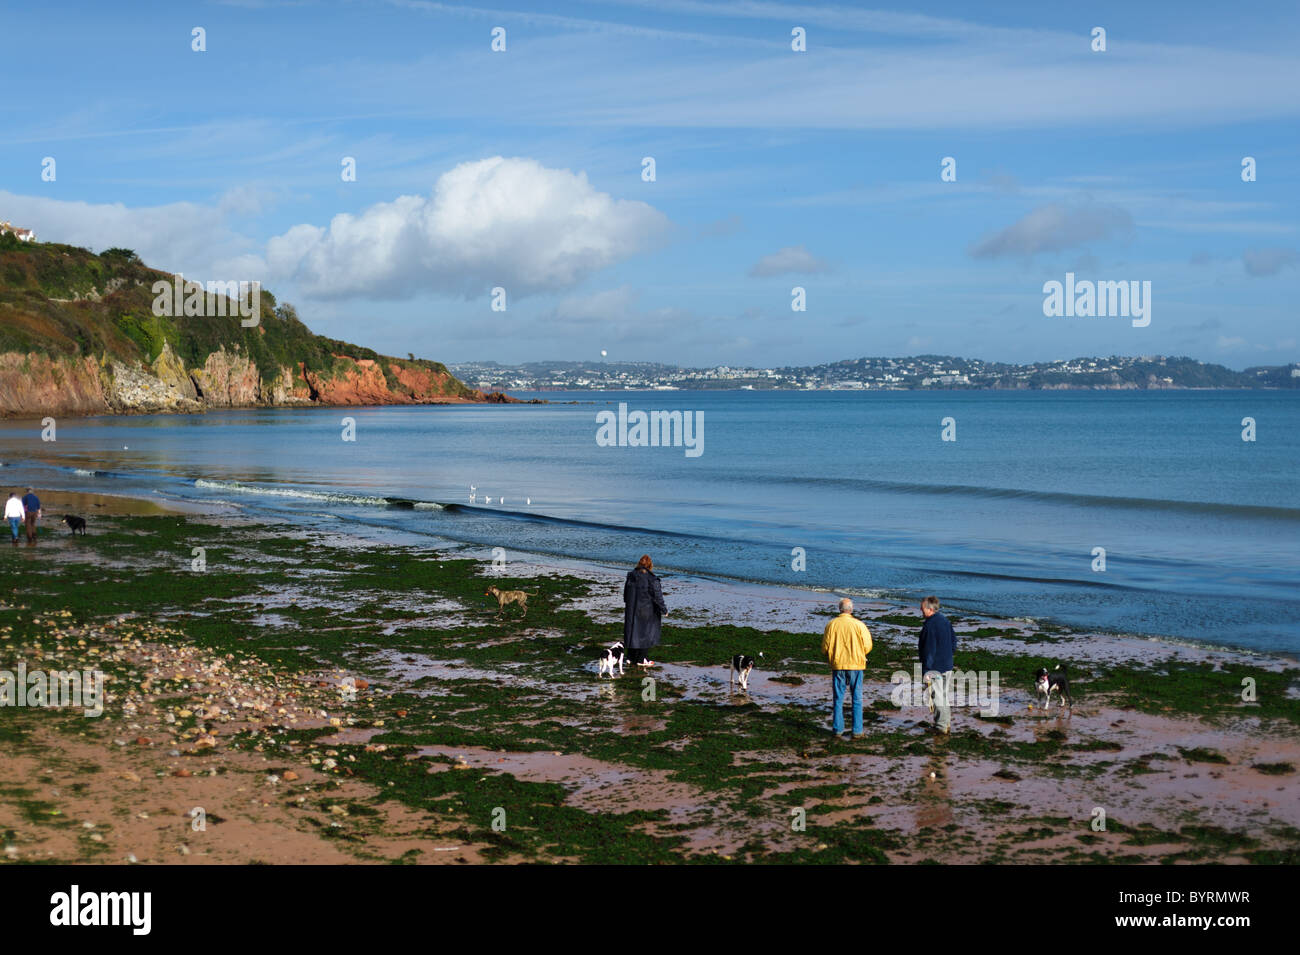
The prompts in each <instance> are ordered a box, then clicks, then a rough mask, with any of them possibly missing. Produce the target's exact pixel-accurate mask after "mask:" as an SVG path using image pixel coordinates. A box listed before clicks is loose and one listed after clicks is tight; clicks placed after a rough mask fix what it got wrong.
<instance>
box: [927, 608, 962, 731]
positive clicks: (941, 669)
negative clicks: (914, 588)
mask: <svg viewBox="0 0 1300 955" xmlns="http://www.w3.org/2000/svg"><path fill="white" fill-rule="evenodd" d="M921 616H922V617H924V618H925V623H923V624H922V625H921V639H920V640H919V641H918V646H917V649H918V650H919V651H920V656H921V672H922V673H923V674H924V676H925V685H926V692H927V694H928V695H929V698H930V700H931V701H932V702H931V704H930V706H931V709H933V710H935V711H936V714H935V726H937V727H938V728H939V732H941V733H947V732H950V731H951V730H952V671H953V662H952V655H953V651H955V650H956V649H957V637H956V635H955V634H954V633H953V632H952V624H950V623H949V622H948V618H947V617H945V616H944V615H943V614H941V613H939V598H938V597H926V598H925V599H924V600H922V601H921Z"/></svg>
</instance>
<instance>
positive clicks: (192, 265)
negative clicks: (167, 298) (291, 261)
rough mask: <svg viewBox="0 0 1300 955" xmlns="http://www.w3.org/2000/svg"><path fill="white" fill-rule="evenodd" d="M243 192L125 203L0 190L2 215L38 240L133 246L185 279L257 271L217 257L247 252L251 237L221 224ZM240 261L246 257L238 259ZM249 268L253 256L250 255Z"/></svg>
mask: <svg viewBox="0 0 1300 955" xmlns="http://www.w3.org/2000/svg"><path fill="white" fill-rule="evenodd" d="M249 201H250V200H249V197H248V194H247V193H245V191H243V190H232V192H230V193H227V194H226V195H225V196H222V197H221V198H219V199H218V200H217V203H216V204H215V205H203V204H200V203H194V202H172V203H168V204H167V205H162V206H141V207H137V208H130V207H128V206H126V205H123V204H122V203H120V202H114V203H91V202H81V201H69V200H65V199H51V198H47V197H44V196H19V195H14V194H12V193H8V192H0V209H3V210H4V218H7V219H10V220H12V221H13V222H14V223H15V224H17V225H22V226H23V227H25V228H29V229H33V230H35V232H36V237H37V238H38V239H39V240H40V241H42V242H62V243H64V244H66V245H77V246H82V247H84V248H88V249H90V250H92V251H95V252H102V251H103V250H104V249H107V248H111V247H113V246H117V247H119V248H126V249H133V250H134V251H135V252H136V254H138V255H139V256H140V258H141V259H143V260H144V262H145V264H147V265H151V266H153V267H154V268H157V269H162V270H164V271H175V272H184V273H185V274H186V275H189V276H190V277H191V278H195V279H201V278H222V279H243V278H246V279H247V280H249V281H251V280H254V279H259V278H260V277H261V273H260V271H255V272H240V273H238V274H230V275H226V274H225V273H221V272H219V271H218V269H219V268H221V266H220V265H219V264H218V263H219V262H222V261H224V262H232V261H236V260H240V258H241V256H247V255H248V253H249V250H250V249H251V247H252V242H251V241H250V240H249V239H247V238H246V237H244V236H241V235H239V234H237V233H236V232H234V231H233V230H232V229H230V227H229V226H228V225H227V222H226V220H227V217H228V215H230V214H232V213H234V212H237V211H242V210H244V209H246V208H247V205H248V202H249ZM243 261H244V263H245V265H248V264H250V260H248V259H246V258H245V259H243ZM251 264H252V265H253V267H254V268H256V267H257V266H258V263H257V261H256V259H253V260H251Z"/></svg>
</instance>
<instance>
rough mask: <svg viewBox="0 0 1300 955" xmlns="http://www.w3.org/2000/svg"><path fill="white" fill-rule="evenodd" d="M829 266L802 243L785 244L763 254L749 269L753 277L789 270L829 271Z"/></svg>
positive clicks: (782, 272) (778, 273)
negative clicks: (774, 250)
mask: <svg viewBox="0 0 1300 955" xmlns="http://www.w3.org/2000/svg"><path fill="white" fill-rule="evenodd" d="M829 271H830V266H829V265H828V264H827V263H826V262H824V261H823V260H822V259H819V258H817V257H816V256H815V255H813V254H812V253H811V252H809V251H808V250H807V249H805V248H804V247H803V246H802V245H787V246H786V247H785V248H784V249H781V250H779V251H777V252H773V253H772V254H771V255H765V256H763V257H762V258H761V259H759V260H758V262H757V263H755V265H754V267H753V268H752V269H750V270H749V274H750V275H751V276H752V277H754V278H768V277H770V276H773V275H786V274H788V273H791V272H803V273H815V272H829Z"/></svg>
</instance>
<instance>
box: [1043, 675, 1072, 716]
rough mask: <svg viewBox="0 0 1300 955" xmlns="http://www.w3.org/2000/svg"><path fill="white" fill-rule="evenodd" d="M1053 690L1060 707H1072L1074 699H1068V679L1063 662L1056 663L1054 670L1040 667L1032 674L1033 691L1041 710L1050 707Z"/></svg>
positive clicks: (1046, 709) (1044, 710)
mask: <svg viewBox="0 0 1300 955" xmlns="http://www.w3.org/2000/svg"><path fill="white" fill-rule="evenodd" d="M1053 690H1055V691H1056V695H1057V696H1058V697H1059V698H1060V701H1061V708H1062V709H1064V708H1065V707H1067V706H1068V707H1070V709H1074V701H1073V700H1071V699H1070V681H1069V679H1067V677H1066V675H1065V664H1064V663H1058V664H1057V665H1056V669H1054V670H1048V669H1047V668H1046V667H1040V668H1039V669H1038V672H1037V673H1035V674H1034V691H1035V692H1036V693H1037V694H1038V702H1039V703H1040V704H1041V705H1042V707H1043V712H1047V711H1048V710H1049V709H1051V708H1052V691H1053Z"/></svg>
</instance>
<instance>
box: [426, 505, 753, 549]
mask: <svg viewBox="0 0 1300 955" xmlns="http://www.w3.org/2000/svg"><path fill="white" fill-rule="evenodd" d="M440 506H441V507H442V509H443V510H445V511H447V513H449V514H471V513H472V514H490V515H492V516H493V517H504V518H510V519H513V520H522V521H532V522H534V523H537V524H553V525H558V526H563V527H589V528H592V529H593V530H601V531H618V532H620V533H631V534H651V535H654V536H656V537H674V538H681V539H683V540H706V541H707V540H711V541H727V542H728V543H744V542H743V541H741V540H739V539H738V538H735V537H727V536H725V535H717V534H700V533H690V532H688V531H665V530H660V529H658V528H655V527H637V526H635V525H633V524H609V523H606V522H604V521H584V520H581V519H580V518H576V517H552V516H551V515H549V514H537V513H534V512H531V511H507V510H503V509H501V508H497V507H475V506H474V505H472V504H443V505H440Z"/></svg>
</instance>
